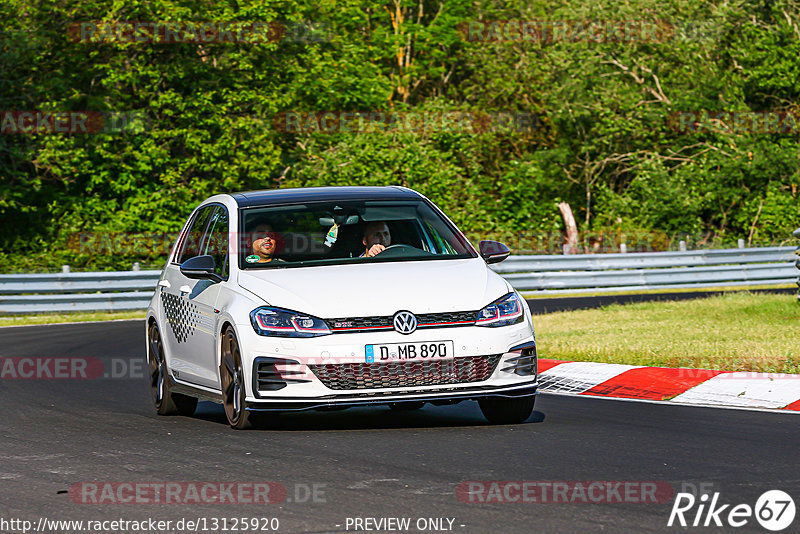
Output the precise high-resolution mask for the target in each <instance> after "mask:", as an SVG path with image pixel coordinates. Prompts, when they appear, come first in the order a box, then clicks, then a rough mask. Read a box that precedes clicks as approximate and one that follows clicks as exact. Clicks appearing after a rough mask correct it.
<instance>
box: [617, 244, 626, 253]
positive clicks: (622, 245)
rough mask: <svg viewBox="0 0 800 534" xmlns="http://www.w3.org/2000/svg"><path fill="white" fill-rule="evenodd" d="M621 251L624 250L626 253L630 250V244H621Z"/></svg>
mask: <svg viewBox="0 0 800 534" xmlns="http://www.w3.org/2000/svg"><path fill="white" fill-rule="evenodd" d="M619 251H620V252H622V253H623V254H626V253H627V252H628V245H626V244H625V243H622V244H620V246H619Z"/></svg>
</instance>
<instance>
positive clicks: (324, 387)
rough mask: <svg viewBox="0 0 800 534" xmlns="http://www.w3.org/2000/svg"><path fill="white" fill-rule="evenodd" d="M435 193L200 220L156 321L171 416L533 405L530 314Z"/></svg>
mask: <svg viewBox="0 0 800 534" xmlns="http://www.w3.org/2000/svg"><path fill="white" fill-rule="evenodd" d="M479 249H480V250H479V251H476V250H475V248H474V247H473V246H472V245H471V244H470V243H469V241H468V240H467V239H466V237H465V236H464V234H463V233H462V232H461V231H460V230H459V229H458V228H457V227H456V226H455V225H454V224H453V223H452V222H451V221H450V220H449V219H448V218H447V217H446V216H445V215H444V214H443V213H442V212H441V211H440V210H439V209H438V208H437V207H436V206H435V205H434V204H433V203H432V202H431V201H430V200H428V199H427V198H425V197H424V196H422V195H421V194H419V193H417V192H416V191H412V190H411V189H407V188H403V187H322V188H308V189H281V190H273V191H256V192H247V193H236V194H232V195H216V196H213V197H211V198H209V199H208V200H206V201H205V202H203V203H202V204H200V205H199V206H198V207H197V208H196V209H195V210H194V211H193V212H192V214H191V216H190V217H189V220H188V222H187V223H186V225H185V226H184V228H183V229H182V231H181V233H180V234H179V237H178V239H177V241H176V243H175V246H174V247H173V250H172V252H171V254H170V257H169V259H168V261H167V264H166V266H165V267H164V270H163V272H162V274H161V277H160V279H159V282H158V286H157V288H156V292H155V295H154V296H153V299H152V301H151V302H150V306H149V308H148V311H147V323H146V328H147V332H146V335H147V359H148V368H149V373H148V378H149V383H150V388H151V391H152V397H153V402H154V404H155V408H156V410H157V412H158V413H159V414H162V415H167V414H183V415H190V414H192V413H193V412H194V411H195V408H196V406H197V401H198V399H203V400H212V401H215V402H218V403H222V404H223V406H224V408H225V415H226V417H227V419H228V422H229V423H230V425H231V426H232V427H233V428H237V429H242V428H246V427H248V426H250V424H251V423H252V421H253V419H254V417H256V416H258V415H267V414H270V413H276V412H286V411H296V410H309V409H335V408H346V407H351V406H367V405H386V406H389V407H391V408H393V409H398V410H403V409H407V410H411V409H417V408H420V407H422V406H424V404H425V403H432V404H435V405H441V404H453V403H457V402H460V401H464V400H477V401H478V403H479V406H480V409H481V411H482V412H483V414H484V416H485V417H486V418H487V420H488V421H489V422H491V423H519V422H522V421H525V420H526V419H527V418H528V417H529V416H530V415H531V412H532V410H533V406H534V401H535V398H536V397H535V395H536V388H537V380H536V379H537V368H536V367H537V366H536V363H537V362H536V341H535V337H534V331H533V323H532V321H531V314H530V310H529V309H528V305H527V303H526V302H525V300H524V299H523V298H522V297H521V296H520V295H519V293H517V292H516V291H515V290H514V289H513V288H512V287H511V285H510V284H509V283H508V282H506V281H505V280H504V279H503V278H502V277H500V276H499V275H497V274H496V273H495V272H494V271H492V270H491V269H489V267H488V266H487V264H490V263H495V262H499V261H502V260H504V259H505V258H506V257H507V256H508V255H509V249H508V248H507V247H505V246H504V245H502V244H501V243H498V242H495V241H481V243H480V246H479Z"/></svg>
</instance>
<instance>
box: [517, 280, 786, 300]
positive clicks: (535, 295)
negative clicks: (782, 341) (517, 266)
mask: <svg viewBox="0 0 800 534" xmlns="http://www.w3.org/2000/svg"><path fill="white" fill-rule="evenodd" d="M796 287H797V284H794V283H792V284H766V285H757V286H736V285H732V286H718V287H701V288H672V289H669V288H665V289H632V290H630V291H608V290H606V291H604V290H602V289H598V290H597V291H587V292H586V293H566V292H565V293H564V294H558V293H546V294H542V292H541V291H528V292H525V291H523V292H522V296H523V297H525V298H526V299H552V298H570V297H573V298H574V297H600V296H609V295H650V294H654V293H655V294H661V293H695V292H696V291H708V292H712V293H713V292H719V293H724V292H726V291H754V290H756V289H794V288H796Z"/></svg>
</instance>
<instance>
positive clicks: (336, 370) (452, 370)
mask: <svg viewBox="0 0 800 534" xmlns="http://www.w3.org/2000/svg"><path fill="white" fill-rule="evenodd" d="M501 356H502V354H492V355H490V356H466V357H463V358H453V359H450V360H428V361H414V362H391V363H343V364H322V365H309V366H308V367H309V368H310V369H311V371H312V372H313V373H314V374H315V375H316V376H317V378H319V380H320V382H322V383H323V384H324V385H325V386H326V387H328V388H330V389H339V390H341V389H378V388H402V387H414V386H435V385H439V384H461V383H466V382H481V381H483V380H486V379H487V378H489V377H490V376H491V375H492V373H493V372H494V369H495V367H497V362H499V361H500V357H501Z"/></svg>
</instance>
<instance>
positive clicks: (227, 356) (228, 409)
mask: <svg viewBox="0 0 800 534" xmlns="http://www.w3.org/2000/svg"><path fill="white" fill-rule="evenodd" d="M244 377H245V374H244V371H243V370H242V355H241V353H240V352H239V342H238V341H237V339H236V333H235V332H234V331H233V327H230V326H229V327H228V328H226V329H225V332H224V333H223V334H222V358H221V360H220V366H219V383H220V386H221V388H222V405H223V406H224V407H225V418H226V419H227V420H228V424H229V425H231V428H233V429H236V430H244V429H246V428H251V427H252V419H251V414H250V412H248V411H247V403H246V402H245V396H246V389H245V382H244Z"/></svg>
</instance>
